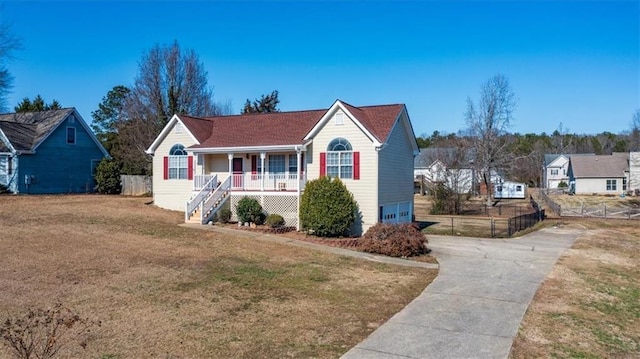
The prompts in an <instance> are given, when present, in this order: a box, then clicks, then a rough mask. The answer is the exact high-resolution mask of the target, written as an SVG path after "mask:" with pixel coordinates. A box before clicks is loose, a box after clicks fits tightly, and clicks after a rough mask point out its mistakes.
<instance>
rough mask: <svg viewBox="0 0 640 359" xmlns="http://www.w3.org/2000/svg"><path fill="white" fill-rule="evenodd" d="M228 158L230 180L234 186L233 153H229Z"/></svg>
mask: <svg viewBox="0 0 640 359" xmlns="http://www.w3.org/2000/svg"><path fill="white" fill-rule="evenodd" d="M227 158H228V159H229V178H230V181H231V183H232V184H233V177H231V176H232V175H233V153H228V154H227Z"/></svg>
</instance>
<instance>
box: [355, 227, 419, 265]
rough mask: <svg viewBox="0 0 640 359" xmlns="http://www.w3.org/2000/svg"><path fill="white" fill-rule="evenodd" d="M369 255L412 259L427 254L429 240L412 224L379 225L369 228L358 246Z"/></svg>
mask: <svg viewBox="0 0 640 359" xmlns="http://www.w3.org/2000/svg"><path fill="white" fill-rule="evenodd" d="M358 247H359V249H360V250H362V251H364V252H368V253H377V254H383V255H386V256H390V257H411V256H418V255H421V254H427V253H429V252H430V250H429V249H428V248H427V238H426V237H425V236H424V234H423V233H422V232H420V230H419V229H418V228H416V227H415V226H414V225H413V224H411V223H403V224H383V223H378V224H376V225H375V226H373V227H371V228H369V230H368V231H367V233H365V234H364V236H363V237H362V239H361V240H360V245H359V246H358Z"/></svg>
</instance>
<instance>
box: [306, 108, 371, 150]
mask: <svg viewBox="0 0 640 359" xmlns="http://www.w3.org/2000/svg"><path fill="white" fill-rule="evenodd" d="M338 109H340V110H342V112H344V113H345V114H346V115H347V117H349V119H350V120H351V121H353V123H355V125H356V126H357V127H358V128H359V129H360V131H362V132H363V133H364V134H365V136H367V137H368V138H369V140H371V142H373V145H374V146H375V147H380V146H382V144H381V143H380V141H379V140H378V139H377V138H376V137H375V136H374V135H373V134H372V133H371V132H370V131H369V130H368V129H367V128H366V127H365V126H364V125H363V124H362V123H361V122H360V121H358V119H357V118H356V117H355V116H354V115H353V114H352V113H351V112H350V111H349V110H347V108H346V107H345V106H344V105H343V104H342V102H341V101H340V100H336V102H334V103H333V105H331V107H329V109H328V110H327V112H325V113H324V115H322V117H321V118H320V120H319V121H318V123H316V125H315V126H313V128H312V129H311V131H309V133H307V135H306V136H305V137H304V140H309V139H312V138H314V137H315V136H316V135H317V134H318V132H320V130H321V129H322V128H323V127H324V126H325V124H326V123H327V122H328V121H329V120H330V119H331V117H332V116H333V114H334V113H336V111H338Z"/></svg>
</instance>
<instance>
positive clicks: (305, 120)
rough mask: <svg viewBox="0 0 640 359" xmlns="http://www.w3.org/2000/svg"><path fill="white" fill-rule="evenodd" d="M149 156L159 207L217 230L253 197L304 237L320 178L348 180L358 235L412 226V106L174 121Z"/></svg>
mask: <svg viewBox="0 0 640 359" xmlns="http://www.w3.org/2000/svg"><path fill="white" fill-rule="evenodd" d="M147 153H149V154H151V155H153V198H154V203H155V204H156V205H158V206H159V207H162V208H167V209H173V210H181V211H185V220H186V221H196V222H198V223H202V224H205V223H208V222H209V221H210V220H211V219H212V217H213V215H214V214H215V213H216V212H217V211H218V210H219V209H220V207H221V205H222V204H223V203H224V202H226V201H230V205H231V209H232V211H234V209H235V205H236V204H237V203H238V201H239V200H240V199H241V198H243V197H245V196H249V197H252V198H255V199H257V200H258V201H260V203H261V205H262V207H263V209H264V210H265V212H266V213H267V214H271V213H275V214H280V215H282V216H283V217H284V218H285V221H286V224H287V225H289V226H296V227H298V228H299V227H300V223H299V221H298V218H299V203H300V196H301V195H302V193H303V192H304V187H305V183H306V181H308V180H312V179H316V178H319V177H320V176H331V177H336V178H340V179H341V181H342V182H343V183H344V184H345V185H346V187H347V188H348V189H349V191H350V192H351V193H352V194H353V196H354V198H355V200H356V202H357V203H358V208H359V212H360V213H359V219H358V221H357V223H356V224H355V225H354V228H353V229H352V233H353V234H356V235H357V234H361V233H363V232H365V231H366V230H367V229H368V228H369V227H371V226H372V225H374V224H375V223H378V222H389V223H397V222H410V221H411V220H412V214H413V158H414V156H415V155H417V153H418V147H417V143H416V140H415V135H414V133H413V128H412V125H411V122H410V120H409V114H408V113H407V109H406V106H405V105H403V104H394V105H379V106H363V107H355V106H352V105H349V104H347V103H345V102H343V101H340V100H337V101H336V102H335V103H334V104H333V105H332V106H331V107H330V108H328V109H323V110H310V111H293V112H275V113H264V114H247V115H232V116H216V117H208V118H197V117H193V116H188V115H174V116H173V117H172V118H171V119H170V120H169V122H168V123H167V125H166V126H165V127H164V128H163V130H162V131H161V132H160V134H158V136H157V138H156V139H155V140H154V142H153V143H152V144H151V146H150V147H149V148H148V150H147ZM234 212H235V211H234ZM233 216H234V217H235V213H234V214H233ZM236 218H237V217H236Z"/></svg>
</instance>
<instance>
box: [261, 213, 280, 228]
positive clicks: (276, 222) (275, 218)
mask: <svg viewBox="0 0 640 359" xmlns="http://www.w3.org/2000/svg"><path fill="white" fill-rule="evenodd" d="M265 223H266V224H267V226H269V227H271V228H279V227H282V226H284V218H282V216H281V215H279V214H275V213H272V214H270V215H268V216H267V220H266V221H265Z"/></svg>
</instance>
